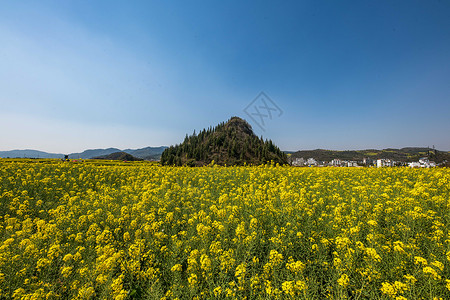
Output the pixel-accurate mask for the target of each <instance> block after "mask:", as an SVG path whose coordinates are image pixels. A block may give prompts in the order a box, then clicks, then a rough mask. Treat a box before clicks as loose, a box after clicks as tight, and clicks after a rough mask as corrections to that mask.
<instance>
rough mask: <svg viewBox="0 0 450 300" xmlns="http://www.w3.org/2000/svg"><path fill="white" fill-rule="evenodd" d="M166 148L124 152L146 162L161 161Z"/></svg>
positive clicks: (126, 150)
mask: <svg viewBox="0 0 450 300" xmlns="http://www.w3.org/2000/svg"><path fill="white" fill-rule="evenodd" d="M166 149H167V147H166V146H161V147H145V148H141V149H134V150H133V149H125V150H123V152H126V153H128V154H131V155H133V156H134V157H138V158H142V159H145V160H159V159H160V158H161V154H162V153H163V152H164V150H166Z"/></svg>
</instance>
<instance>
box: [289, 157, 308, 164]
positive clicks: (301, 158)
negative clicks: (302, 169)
mask: <svg viewBox="0 0 450 300" xmlns="http://www.w3.org/2000/svg"><path fill="white" fill-rule="evenodd" d="M291 165H293V166H304V165H305V160H304V159H303V157H300V158H298V157H296V158H294V159H292V160H291Z"/></svg>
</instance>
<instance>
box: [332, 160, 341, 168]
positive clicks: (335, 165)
mask: <svg viewBox="0 0 450 300" xmlns="http://www.w3.org/2000/svg"><path fill="white" fill-rule="evenodd" d="M330 166H333V167H340V166H341V160H340V159H337V158H335V159H333V160H332V161H331V162H330Z"/></svg>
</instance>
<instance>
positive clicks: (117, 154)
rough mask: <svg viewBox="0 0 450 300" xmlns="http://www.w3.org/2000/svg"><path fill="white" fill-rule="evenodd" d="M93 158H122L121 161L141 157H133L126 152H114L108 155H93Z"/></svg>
mask: <svg viewBox="0 0 450 300" xmlns="http://www.w3.org/2000/svg"><path fill="white" fill-rule="evenodd" d="M93 159H108V160H123V161H140V160H143V159H141V158H137V157H134V156H133V155H131V154H128V153H126V152H114V153H111V154H108V155H102V156H97V157H94V158H93Z"/></svg>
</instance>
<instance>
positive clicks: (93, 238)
mask: <svg viewBox="0 0 450 300" xmlns="http://www.w3.org/2000/svg"><path fill="white" fill-rule="evenodd" d="M449 183H450V171H449V170H448V169H420V170H418V169H406V168H380V169H374V168H293V167H279V166H269V165H266V166H259V167H249V166H245V167H215V166H214V167H211V166H210V167H201V168H188V167H161V166H158V165H154V164H145V163H130V164H120V165H114V164H109V165H97V164H92V163H70V162H59V161H48V162H47V163H42V162H41V163H33V162H30V161H26V160H23V161H20V160H19V161H6V160H0V299H10V298H13V299H161V298H164V299H176V298H178V299H210V298H217V299H235V298H236V299H245V298H246V299H289V298H292V299H299V298H300V299H324V298H329V299H345V298H350V299H397V300H400V299H420V298H424V299H433V298H437V299H439V298H442V299H448V298H450V291H449V290H450V239H449V236H448V232H449V228H450V225H449V221H450V210H449V208H450V204H449V187H450V186H449Z"/></svg>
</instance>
